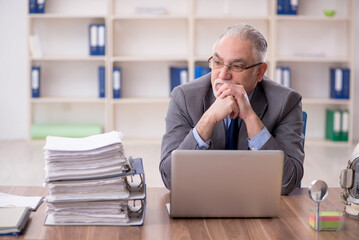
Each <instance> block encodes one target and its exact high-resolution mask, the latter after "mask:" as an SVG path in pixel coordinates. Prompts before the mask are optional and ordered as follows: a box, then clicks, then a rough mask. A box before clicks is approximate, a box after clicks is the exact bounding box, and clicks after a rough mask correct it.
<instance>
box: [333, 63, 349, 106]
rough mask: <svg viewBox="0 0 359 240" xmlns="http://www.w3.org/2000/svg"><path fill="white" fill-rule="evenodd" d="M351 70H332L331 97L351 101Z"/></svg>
mask: <svg viewBox="0 0 359 240" xmlns="http://www.w3.org/2000/svg"><path fill="white" fill-rule="evenodd" d="M349 92H350V70H349V69H348V68H331V69H330V97H331V98H335V99H349Z"/></svg>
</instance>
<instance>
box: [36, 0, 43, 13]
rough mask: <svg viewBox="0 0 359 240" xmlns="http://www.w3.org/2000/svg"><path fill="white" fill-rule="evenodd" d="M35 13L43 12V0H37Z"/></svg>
mask: <svg viewBox="0 0 359 240" xmlns="http://www.w3.org/2000/svg"><path fill="white" fill-rule="evenodd" d="M37 13H45V0H37Z"/></svg>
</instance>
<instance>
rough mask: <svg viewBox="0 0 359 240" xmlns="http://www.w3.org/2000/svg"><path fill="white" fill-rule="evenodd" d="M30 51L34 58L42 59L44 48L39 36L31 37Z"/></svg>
mask: <svg viewBox="0 0 359 240" xmlns="http://www.w3.org/2000/svg"><path fill="white" fill-rule="evenodd" d="M29 50H30V54H31V56H32V57H42V56H43V54H42V48H41V43H40V37H39V35H37V34H35V35H31V36H29Z"/></svg>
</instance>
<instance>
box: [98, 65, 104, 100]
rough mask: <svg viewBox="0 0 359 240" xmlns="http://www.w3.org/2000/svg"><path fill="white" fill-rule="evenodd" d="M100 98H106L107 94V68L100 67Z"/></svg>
mask: <svg viewBox="0 0 359 240" xmlns="http://www.w3.org/2000/svg"><path fill="white" fill-rule="evenodd" d="M98 82H99V97H100V98H104V97H105V93H106V88H105V86H106V84H105V67H104V66H100V67H98Z"/></svg>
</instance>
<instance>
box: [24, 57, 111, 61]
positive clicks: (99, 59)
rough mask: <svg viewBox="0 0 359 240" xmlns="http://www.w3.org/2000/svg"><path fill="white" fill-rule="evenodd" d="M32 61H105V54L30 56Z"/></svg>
mask: <svg viewBox="0 0 359 240" xmlns="http://www.w3.org/2000/svg"><path fill="white" fill-rule="evenodd" d="M30 60H32V61H105V60H106V57H105V56H42V57H30Z"/></svg>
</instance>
